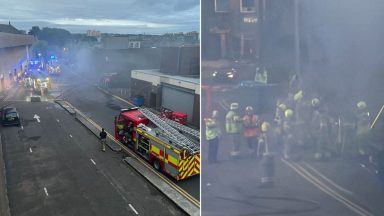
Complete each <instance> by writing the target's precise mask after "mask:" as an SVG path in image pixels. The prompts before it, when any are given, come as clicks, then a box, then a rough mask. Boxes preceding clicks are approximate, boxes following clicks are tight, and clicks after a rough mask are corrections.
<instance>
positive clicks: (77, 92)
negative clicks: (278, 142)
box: [55, 68, 200, 200]
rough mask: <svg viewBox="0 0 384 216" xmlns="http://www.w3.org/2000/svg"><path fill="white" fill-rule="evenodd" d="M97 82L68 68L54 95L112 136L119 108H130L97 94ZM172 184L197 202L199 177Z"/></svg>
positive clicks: (99, 93)
mask: <svg viewBox="0 0 384 216" xmlns="http://www.w3.org/2000/svg"><path fill="white" fill-rule="evenodd" d="M98 79H99V75H96V73H95V74H92V73H91V74H90V73H86V72H83V71H71V70H69V69H68V68H67V69H65V71H64V72H63V74H62V76H60V77H59V78H58V85H57V88H56V89H55V91H56V94H57V96H58V98H62V99H65V100H67V101H69V102H70V103H71V104H72V105H73V106H75V107H77V108H78V109H79V110H81V111H82V112H83V113H84V114H86V115H87V116H88V117H89V118H91V119H92V120H93V121H95V122H96V123H97V124H98V125H100V126H102V127H104V128H105V129H106V131H107V132H109V133H111V134H114V126H113V122H114V117H115V116H117V115H118V114H119V112H120V110H121V109H122V108H128V107H129V105H128V104H126V103H124V102H122V101H119V100H117V99H114V98H112V97H111V96H108V95H105V94H103V93H102V92H100V91H99V90H97V88H95V86H94V85H95V84H97V81H98ZM172 180H173V179H172ZM175 183H176V184H177V185H179V186H180V187H181V188H182V189H184V190H185V191H186V192H188V193H189V194H191V195H192V196H193V197H194V198H196V199H197V200H199V199H200V176H193V177H191V178H189V179H186V180H183V181H175Z"/></svg>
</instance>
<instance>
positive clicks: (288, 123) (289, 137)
mask: <svg viewBox="0 0 384 216" xmlns="http://www.w3.org/2000/svg"><path fill="white" fill-rule="evenodd" d="M282 135H283V143H284V152H283V154H284V158H285V159H290V157H291V153H292V152H291V151H292V148H293V145H294V132H293V110H291V109H287V110H285V112H284V121H283V133H282Z"/></svg>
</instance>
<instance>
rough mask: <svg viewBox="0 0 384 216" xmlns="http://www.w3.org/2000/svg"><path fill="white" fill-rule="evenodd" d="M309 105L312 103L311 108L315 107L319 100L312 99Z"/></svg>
mask: <svg viewBox="0 0 384 216" xmlns="http://www.w3.org/2000/svg"><path fill="white" fill-rule="evenodd" d="M311 103H312V106H314V107H317V106H319V104H320V100H319V99H318V98H313V99H312V101H311Z"/></svg>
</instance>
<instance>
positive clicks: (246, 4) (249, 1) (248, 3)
mask: <svg viewBox="0 0 384 216" xmlns="http://www.w3.org/2000/svg"><path fill="white" fill-rule="evenodd" d="M240 12H242V13H254V12H256V4H255V0H240Z"/></svg>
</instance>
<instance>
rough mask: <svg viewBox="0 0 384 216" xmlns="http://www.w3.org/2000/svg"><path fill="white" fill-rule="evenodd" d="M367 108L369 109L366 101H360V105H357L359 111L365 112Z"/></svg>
mask: <svg viewBox="0 0 384 216" xmlns="http://www.w3.org/2000/svg"><path fill="white" fill-rule="evenodd" d="M366 107H367V104H366V103H365V102H364V101H359V103H357V109H359V110H363V109H365V108H366Z"/></svg>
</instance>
